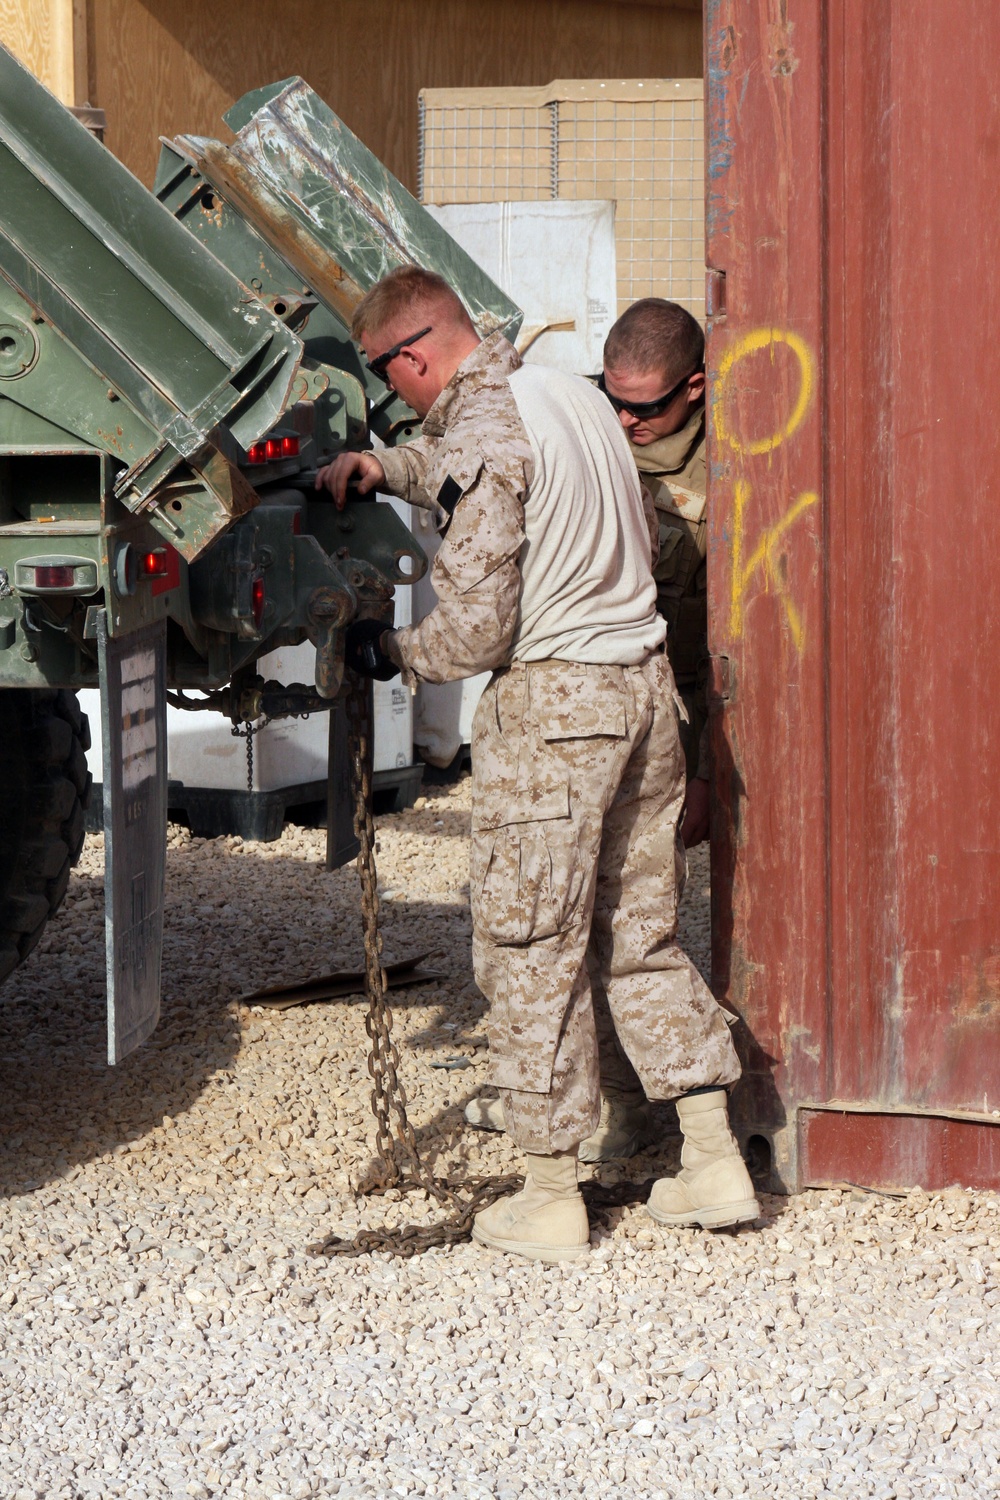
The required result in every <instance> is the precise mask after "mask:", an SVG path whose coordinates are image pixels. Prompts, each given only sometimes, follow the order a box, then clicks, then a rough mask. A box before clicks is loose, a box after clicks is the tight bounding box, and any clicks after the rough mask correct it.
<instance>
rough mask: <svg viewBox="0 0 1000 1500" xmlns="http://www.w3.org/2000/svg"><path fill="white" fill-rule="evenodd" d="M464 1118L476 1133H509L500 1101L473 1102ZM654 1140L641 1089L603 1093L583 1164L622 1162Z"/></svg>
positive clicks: (582, 1154)
mask: <svg viewBox="0 0 1000 1500" xmlns="http://www.w3.org/2000/svg"><path fill="white" fill-rule="evenodd" d="M465 1118H466V1120H467V1121H468V1123H469V1124H470V1125H474V1126H475V1127H476V1129H477V1130H506V1128H507V1125H506V1122H505V1120H504V1115H503V1105H502V1104H501V1103H500V1100H499V1099H484V1098H483V1097H482V1096H480V1097H479V1098H476V1099H470V1100H469V1102H468V1104H467V1105H466V1106H465ZM652 1138H653V1128H652V1116H651V1112H650V1108H649V1104H648V1103H647V1101H646V1096H645V1094H644V1093H643V1092H642V1090H641V1089H636V1090H635V1091H634V1092H631V1093H614V1092H612V1091H611V1090H607V1091H602V1093H601V1118H600V1121H599V1122H598V1126H597V1129H596V1130H595V1131H594V1133H593V1135H591V1136H588V1137H587V1139H586V1140H585V1141H584V1142H583V1144H582V1146H581V1147H580V1160H581V1161H616V1160H618V1161H620V1160H621V1159H622V1158H623V1157H626V1156H634V1155H635V1153H636V1152H637V1151H641V1150H642V1148H643V1146H648V1145H649V1143H650V1141H651V1140H652Z"/></svg>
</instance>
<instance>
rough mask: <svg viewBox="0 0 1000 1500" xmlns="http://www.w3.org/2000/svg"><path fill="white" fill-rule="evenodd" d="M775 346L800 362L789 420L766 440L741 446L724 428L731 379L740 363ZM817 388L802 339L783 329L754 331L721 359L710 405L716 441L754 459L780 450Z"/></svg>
mask: <svg viewBox="0 0 1000 1500" xmlns="http://www.w3.org/2000/svg"><path fill="white" fill-rule="evenodd" d="M775 344H785V345H786V346H787V347H788V348H789V349H791V351H792V353H793V354H794V355H795V358H796V359H797V360H798V362H799V392H798V396H797V397H796V400H795V405H794V406H793V407H792V410H791V412H790V413H789V416H788V420H787V421H786V422H785V423H784V425H783V426H781V427H779V428H778V430H777V431H776V432H774V433H772V434H771V435H770V436H769V437H763V438H755V439H754V440H753V441H752V442H744V441H743V440H742V438H740V437H739V435H738V434H737V433H735V432H731V431H730V430H729V428H728V426H727V424H726V418H725V404H726V395H727V391H728V387H729V382H730V378H731V376H732V374H733V371H734V370H735V369H736V367H737V365H738V364H739V363H740V361H741V360H744V359H746V358H747V356H748V355H750V354H756V353H757V352H758V351H759V350H761V349H769V348H773V347H774V345H775ZM815 387H816V362H815V360H814V359H813V356H812V351H811V350H810V348H809V346H808V344H807V343H806V342H805V340H804V339H802V338H800V337H799V335H798V334H797V333H790V332H788V331H787V330H785V329H782V328H755V329H753V331H752V332H750V333H746V334H744V335H743V337H742V338H740V339H737V340H736V342H735V344H732V345H731V346H730V347H729V348H728V349H727V350H726V352H725V354H724V355H723V356H722V360H721V362H720V364H719V374H718V379H717V382H716V387H715V398H714V400H713V402H712V414H713V418H714V423H715V431H716V433H717V435H718V437H719V440H720V441H721V442H723V443H728V444H729V446H730V448H732V449H733V451H734V452H736V453H743V454H747V455H751V456H753V455H756V454H759V453H773V452H774V450H775V449H776V448H780V447H781V445H782V443H784V442H786V441H787V440H788V438H790V437H791V435H792V433H793V432H794V431H795V429H796V428H797V427H799V426H800V425H801V423H802V420H803V418H804V417H805V414H806V412H807V411H808V410H809V405H810V402H811V401H812V398H813V391H814V390H815Z"/></svg>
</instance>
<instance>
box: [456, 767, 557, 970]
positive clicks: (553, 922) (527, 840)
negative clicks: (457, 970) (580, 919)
mask: <svg viewBox="0 0 1000 1500" xmlns="http://www.w3.org/2000/svg"><path fill="white" fill-rule="evenodd" d="M583 885H584V872H583V871H582V870H581V868H580V858H579V848H578V841H577V834H576V829H575V828H574V825H573V820H572V818H571V817H570V815H569V787H568V786H563V787H561V788H559V789H556V790H551V791H547V792H545V793H544V794H537V793H536V794H534V798H533V800H531V801H528V800H527V799H524V800H522V799H520V798H515V799H514V800H513V804H512V805H511V806H510V807H507V808H503V809H499V808H498V809H491V810H490V811H488V812H484V813H480V814H479V815H477V816H476V818H475V820H474V826H473V831H472V861H471V882H470V889H471V892H472V898H473V920H474V921H475V922H476V923H477V925H478V926H479V927H480V928H481V929H482V931H483V932H484V933H485V934H486V935H487V936H488V937H490V938H491V939H492V940H493V942H495V943H502V944H517V943H531V942H536V941H538V940H540V939H542V938H548V937H554V936H555V935H556V933H557V932H562V931H564V929H565V928H566V927H569V926H571V925H572V922H573V918H574V916H575V914H576V911H577V909H578V907H579V905H580V898H581V895H582V892H583Z"/></svg>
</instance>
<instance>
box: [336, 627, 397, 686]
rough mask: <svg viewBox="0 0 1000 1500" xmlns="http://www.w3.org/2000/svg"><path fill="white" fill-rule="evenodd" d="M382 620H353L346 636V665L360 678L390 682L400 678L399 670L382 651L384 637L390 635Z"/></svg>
mask: <svg viewBox="0 0 1000 1500" xmlns="http://www.w3.org/2000/svg"><path fill="white" fill-rule="evenodd" d="M388 634H389V631H387V630H386V628H385V626H384V625H383V623H382V621H381V620H352V621H351V623H350V625H348V627H347V632H346V634H345V636H344V663H345V665H346V666H348V667H349V668H350V669H351V671H352V672H356V673H357V674H358V676H359V677H375V678H377V679H378V681H379V682H389V681H391V679H392V678H393V677H398V676H399V668H398V667H397V665H396V663H395V662H394V661H393V660H392V658H391V657H390V656H387V655H386V654H385V652H384V651H383V650H382V637H383V635H388Z"/></svg>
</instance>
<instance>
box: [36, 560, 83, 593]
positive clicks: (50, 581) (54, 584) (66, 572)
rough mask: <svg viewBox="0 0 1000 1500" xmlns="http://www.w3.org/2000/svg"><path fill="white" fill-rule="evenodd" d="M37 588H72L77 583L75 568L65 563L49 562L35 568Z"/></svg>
mask: <svg viewBox="0 0 1000 1500" xmlns="http://www.w3.org/2000/svg"><path fill="white" fill-rule="evenodd" d="M33 572H34V575H35V588H36V589H71V588H72V587H73V584H74V583H75V581H76V580H75V577H74V570H73V569H72V568H70V567H66V566H65V565H59V564H49V565H47V566H45V567H36V568H34V569H33Z"/></svg>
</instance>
